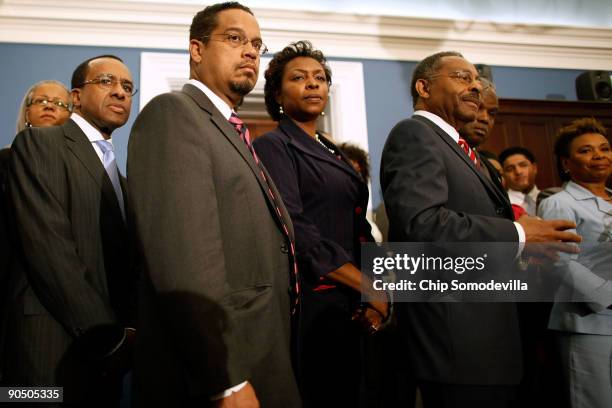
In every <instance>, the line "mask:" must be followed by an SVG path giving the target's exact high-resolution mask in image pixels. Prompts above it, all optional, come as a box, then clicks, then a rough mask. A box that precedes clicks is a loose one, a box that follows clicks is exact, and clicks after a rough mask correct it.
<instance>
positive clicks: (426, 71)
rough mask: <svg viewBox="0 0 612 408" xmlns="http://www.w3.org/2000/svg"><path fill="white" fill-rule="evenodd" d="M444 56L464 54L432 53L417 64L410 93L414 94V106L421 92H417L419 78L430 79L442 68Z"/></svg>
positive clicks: (453, 52) (450, 52) (454, 52)
mask: <svg viewBox="0 0 612 408" xmlns="http://www.w3.org/2000/svg"><path fill="white" fill-rule="evenodd" d="M444 57H461V58H463V55H461V53H459V52H457V51H442V52H438V53H435V54H433V55H430V56H428V57H426V58H425V59H423V60H422V61H421V62H419V63H418V64H417V66H416V67H415V68H414V72H413V73H412V80H411V81H410V94H411V95H412V107H413V108H414V107H415V106H416V103H417V100H418V99H419V93H418V92H417V90H416V88H415V85H416V83H417V81H418V80H419V79H428V78H429V77H431V76H433V75H434V74H436V73H437V72H438V70H439V69H440V61H441V60H442V58H444Z"/></svg>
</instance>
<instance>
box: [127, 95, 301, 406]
mask: <svg viewBox="0 0 612 408" xmlns="http://www.w3.org/2000/svg"><path fill="white" fill-rule="evenodd" d="M128 150H129V151H128V182H129V185H130V189H133V190H131V191H130V202H131V204H132V208H131V211H132V212H133V214H134V219H135V227H136V234H137V238H138V245H139V248H140V251H141V254H142V256H143V263H144V278H143V288H142V302H141V304H140V306H141V307H140V322H139V325H140V326H139V337H138V339H139V340H138V342H137V356H136V372H135V383H136V397H137V402H138V404H139V406H145V407H149V406H181V407H183V406H204V405H203V404H206V401H208V399H209V398H210V397H211V396H213V395H215V394H217V393H220V392H222V391H223V390H225V389H227V388H229V387H232V386H235V385H237V384H239V383H242V382H243V381H247V380H248V381H249V382H250V383H251V384H252V385H253V387H254V388H255V392H256V394H257V396H258V398H259V400H260V402H261V405H262V406H263V407H296V406H300V401H299V395H298V391H297V386H296V383H295V380H294V376H293V373H292V367H291V359H290V293H289V287H290V276H291V275H290V268H289V265H290V259H289V257H290V255H289V254H288V252H289V251H288V246H287V245H288V241H287V237H286V236H285V233H284V232H283V227H282V224H281V220H280V218H279V216H278V215H277V212H276V209H275V208H274V204H273V203H272V201H271V199H270V198H269V195H268V194H267V189H268V186H267V184H266V182H265V181H264V180H263V178H262V176H261V171H260V168H259V166H258V165H257V164H256V163H255V161H254V159H253V156H252V155H251V153H250V152H249V150H248V149H247V147H246V145H245V144H244V143H243V142H242V141H241V139H240V136H239V134H238V133H237V132H236V130H235V128H234V127H233V126H232V125H231V124H230V123H229V122H228V121H227V119H226V118H224V117H223V116H222V115H221V113H220V112H219V111H218V110H217V109H216V108H215V107H214V105H213V104H212V103H211V101H210V100H209V99H208V98H207V97H206V96H205V95H204V93H203V92H201V91H200V90H199V89H197V88H196V87H194V86H193V85H190V84H187V85H185V86H184V87H183V90H182V91H181V92H175V93H168V94H164V95H161V96H158V97H156V98H155V99H153V100H152V101H151V102H150V103H149V104H148V105H147V106H146V107H145V108H144V110H143V111H142V112H141V113H140V115H139V116H138V119H137V120H136V123H135V124H134V127H133V129H132V134H131V137H130V143H129V149H128ZM268 179H269V180H271V179H270V177H269V175H268ZM270 187H271V189H272V191H273V192H274V194H275V196H276V197H280V194H278V191H277V190H276V188H275V187H274V184H273V183H272V182H270ZM132 200H133V201H132ZM277 204H278V205H279V206H280V212H281V216H282V217H283V222H284V223H285V224H286V225H287V226H288V227H289V229H290V231H289V232H290V235H291V239H292V234H293V232H292V227H291V220H290V219H289V216H288V214H287V212H286V210H285V207H284V205H283V204H282V201H281V200H280V198H279V199H278V200H277ZM153 390H154V391H153Z"/></svg>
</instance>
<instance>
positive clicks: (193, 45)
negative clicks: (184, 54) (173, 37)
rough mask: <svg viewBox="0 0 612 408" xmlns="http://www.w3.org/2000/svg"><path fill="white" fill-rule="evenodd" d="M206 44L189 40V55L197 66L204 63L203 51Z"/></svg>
mask: <svg viewBox="0 0 612 408" xmlns="http://www.w3.org/2000/svg"><path fill="white" fill-rule="evenodd" d="M203 47H204V43H202V41H200V40H196V39H193V40H189V55H190V57H191V60H192V61H193V62H195V63H196V64H199V63H200V62H202V59H203V58H202V51H203Z"/></svg>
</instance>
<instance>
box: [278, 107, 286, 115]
mask: <svg viewBox="0 0 612 408" xmlns="http://www.w3.org/2000/svg"><path fill="white" fill-rule="evenodd" d="M278 113H280V114H281V115H282V114H284V113H285V111H284V110H283V107H282V106H280V105H278Z"/></svg>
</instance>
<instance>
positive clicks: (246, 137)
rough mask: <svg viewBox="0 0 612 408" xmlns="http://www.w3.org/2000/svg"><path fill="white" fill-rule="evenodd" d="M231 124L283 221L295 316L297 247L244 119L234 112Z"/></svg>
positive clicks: (297, 287)
mask: <svg viewBox="0 0 612 408" xmlns="http://www.w3.org/2000/svg"><path fill="white" fill-rule="evenodd" d="M229 122H230V123H231V124H232V125H234V127H235V128H236V130H237V131H238V134H239V135H240V139H242V141H243V142H244V144H246V146H247V148H248V149H249V151H250V152H251V154H252V155H253V159H254V160H255V163H257V166H259V172H260V174H261V177H262V178H263V180H264V181H265V182H266V187H267V190H268V196H269V197H270V199H271V200H272V203H274V208H275V209H276V213H277V214H278V218H279V219H280V220H281V223H282V225H283V231H284V232H285V236H286V237H287V241H289V248H290V250H291V259H292V262H293V267H292V272H293V273H292V276H291V278H292V279H291V283H292V285H291V286H292V287H293V292H294V301H293V307H292V308H291V314H294V313H295V311H296V310H297V305H298V302H299V294H300V285H299V282H298V267H297V261H296V258H295V246H294V245H293V241H292V240H291V239H290V237H289V228H287V225H286V224H285V221H284V219H283V215H282V213H281V210H280V207H279V206H278V204H277V202H278V201H277V199H276V197H275V196H274V192H272V189H271V188H270V183H269V182H268V178H267V177H266V174H265V172H264V171H263V165H262V164H261V162H260V161H259V157H257V154H256V153H255V149H253V145H252V144H251V135H250V133H249V129H248V128H247V127H246V126H245V125H244V122H243V121H242V119H240V118H239V117H238V115H236V114H235V113H233V112H232V115H231V116H230V118H229Z"/></svg>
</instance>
